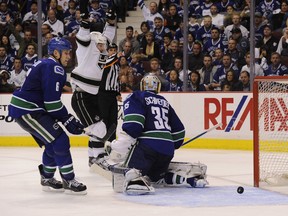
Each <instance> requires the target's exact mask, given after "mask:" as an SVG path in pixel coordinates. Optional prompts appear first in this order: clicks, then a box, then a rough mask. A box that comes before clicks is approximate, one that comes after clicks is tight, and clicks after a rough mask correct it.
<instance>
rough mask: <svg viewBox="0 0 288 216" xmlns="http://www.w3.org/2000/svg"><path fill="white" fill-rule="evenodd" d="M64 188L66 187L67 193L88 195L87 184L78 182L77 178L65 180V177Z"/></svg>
mask: <svg viewBox="0 0 288 216" xmlns="http://www.w3.org/2000/svg"><path fill="white" fill-rule="evenodd" d="M63 188H64V189H65V193H66V194H73V195H74V194H75V195H86V194H87V187H86V185H84V184H82V183H81V182H78V181H77V180H75V179H72V180H65V179H63Z"/></svg>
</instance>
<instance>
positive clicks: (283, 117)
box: [253, 76, 288, 187]
mask: <svg viewBox="0 0 288 216" xmlns="http://www.w3.org/2000/svg"><path fill="white" fill-rule="evenodd" d="M253 101H254V109H253V110H254V111H253V112H254V130H253V139H254V140H253V141H254V186H256V187H259V186H261V184H262V182H263V184H267V183H268V184H270V185H277V186H280V185H288V77H285V76H273V77H272V76H271V77H256V78H255V79H254V84H253Z"/></svg>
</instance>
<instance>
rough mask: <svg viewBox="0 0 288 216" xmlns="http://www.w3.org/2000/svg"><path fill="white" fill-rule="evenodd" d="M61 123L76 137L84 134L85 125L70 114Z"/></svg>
mask: <svg viewBox="0 0 288 216" xmlns="http://www.w3.org/2000/svg"><path fill="white" fill-rule="evenodd" d="M61 122H62V123H63V125H64V126H65V128H66V129H67V130H68V131H69V133H71V134H76V135H78V134H82V133H83V129H84V125H82V124H81V122H80V121H79V120H78V119H76V118H75V117H74V116H73V115H72V114H68V116H67V117H65V118H63V119H62V121H61Z"/></svg>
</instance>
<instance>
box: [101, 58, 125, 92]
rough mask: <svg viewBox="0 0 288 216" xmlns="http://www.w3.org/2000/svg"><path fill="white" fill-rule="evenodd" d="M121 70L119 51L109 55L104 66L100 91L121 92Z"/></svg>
mask: <svg viewBox="0 0 288 216" xmlns="http://www.w3.org/2000/svg"><path fill="white" fill-rule="evenodd" d="M119 70H120V66H119V63H118V56H117V53H116V54H114V55H112V56H109V57H108V59H107V60H106V65H105V66H104V70H103V76H102V80H101V84H100V91H105V92H117V93H119V94H120V83H119Z"/></svg>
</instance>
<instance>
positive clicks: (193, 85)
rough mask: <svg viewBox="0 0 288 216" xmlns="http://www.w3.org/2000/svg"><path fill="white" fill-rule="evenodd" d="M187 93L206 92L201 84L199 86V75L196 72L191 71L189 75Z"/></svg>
mask: <svg viewBox="0 0 288 216" xmlns="http://www.w3.org/2000/svg"><path fill="white" fill-rule="evenodd" d="M187 91H189V92H191V91H192V92H198V91H206V88H205V86H204V85H203V84H200V74H199V72H198V71H192V72H191V73H190V74H189V84H188V89H187Z"/></svg>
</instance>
